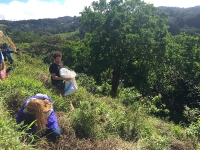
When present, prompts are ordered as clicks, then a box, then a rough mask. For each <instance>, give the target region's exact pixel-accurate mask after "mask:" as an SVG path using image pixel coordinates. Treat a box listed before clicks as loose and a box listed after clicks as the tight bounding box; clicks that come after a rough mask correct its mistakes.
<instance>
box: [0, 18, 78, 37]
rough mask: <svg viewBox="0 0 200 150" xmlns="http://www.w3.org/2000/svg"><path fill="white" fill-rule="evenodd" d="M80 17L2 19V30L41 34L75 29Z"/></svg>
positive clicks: (0, 25)
mask: <svg viewBox="0 0 200 150" xmlns="http://www.w3.org/2000/svg"><path fill="white" fill-rule="evenodd" d="M78 19H79V18H78V17H70V16H65V17H59V18H55V19H48V18H47V19H31V20H20V21H7V20H0V30H3V31H6V32H22V33H24V32H34V33H37V34H40V35H46V34H58V33H65V32H70V31H74V30H76V29H77V28H78V27H79V23H78Z"/></svg>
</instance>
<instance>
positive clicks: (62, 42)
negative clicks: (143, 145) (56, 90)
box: [0, 0, 200, 149]
mask: <svg viewBox="0 0 200 150" xmlns="http://www.w3.org/2000/svg"><path fill="white" fill-rule="evenodd" d="M198 8H199V6H197V7H193V8H187V9H186V8H173V7H172V8H171V7H159V8H156V7H154V6H153V5H150V4H146V3H144V2H143V1H140V0H127V1H124V2H123V1H121V0H111V1H110V2H107V1H106V0H99V1H95V2H93V3H92V6H91V7H86V8H85V9H84V11H83V12H81V15H82V16H81V17H63V18H57V19H39V20H26V21H13V22H11V21H6V20H1V21H0V24H1V26H0V29H1V30H3V31H4V32H5V33H6V34H7V35H9V36H10V37H11V38H12V39H13V41H14V42H15V43H16V45H17V47H18V48H20V52H21V53H22V56H23V57H25V56H26V54H28V55H29V56H32V57H34V58H37V59H32V58H29V57H27V58H29V59H25V58H23V59H22V60H23V61H26V63H29V62H31V63H33V64H34V63H37V62H34V61H39V59H40V60H41V61H42V62H44V63H45V65H46V64H48V65H49V63H51V62H52V61H53V60H52V53H53V51H55V50H59V51H61V52H62V53H63V62H64V65H65V66H66V67H68V68H70V69H73V70H75V72H77V74H78V76H77V79H78V81H79V85H80V86H81V88H80V89H79V90H80V92H78V93H77V94H76V95H74V97H73V103H74V105H75V107H76V108H77V111H76V112H75V113H74V114H73V115H72V116H71V118H72V120H71V126H72V127H73V129H74V131H75V133H76V135H77V136H78V137H80V138H85V137H86V138H88V137H93V138H94V137H98V138H105V137H108V134H110V135H117V136H119V137H120V138H122V139H125V140H137V138H139V137H141V136H142V137H143V136H144V137H146V139H145V140H148V138H150V137H151V138H152V136H154V134H153V133H152V132H150V131H149V130H151V131H152V130H153V129H150V128H148V127H146V126H144V127H145V128H147V130H148V131H147V130H146V131H145V132H142V129H141V128H142V127H141V128H140V125H141V123H140V121H141V122H142V120H141V119H140V118H137V117H136V116H137V113H139V114H140V113H141V114H142V113H144V112H145V114H146V113H147V114H148V115H155V116H157V117H160V118H164V119H166V120H167V121H173V122H175V123H177V124H180V123H181V124H182V125H183V126H186V127H188V129H187V133H188V135H189V136H190V138H194V139H195V140H196V141H197V143H198V140H199V135H200V132H199V122H200V121H199V120H200V119H199V117H198V116H199V114H200V110H199V107H200V105H199V104H200V100H199V98H200V97H199V96H200V87H199V83H200V72H199V70H200V47H199V45H200V43H199V37H200V36H199V34H200V27H199V23H198V22H199V21H200V20H199V19H200V18H199V14H200V11H199V9H198ZM18 63H19V64H20V63H21V62H18ZM22 63H24V62H22ZM36 66H37V65H36ZM24 69H28V68H26V67H25V68H24ZM45 69H47V68H45ZM30 71H32V70H30ZM37 71H38V70H37ZM37 71H36V72H35V73H33V76H31V77H32V78H33V77H34V78H36V75H37V73H38V72H37ZM39 72H40V71H39ZM16 73H19V74H20V72H16ZM23 73H24V74H23V76H25V74H26V75H27V74H28V73H27V72H26V71H24V70H23ZM34 75H35V76H34ZM13 80H14V81H9V82H8V84H9V86H8V87H6V86H5V85H4V84H1V86H2V85H3V87H4V88H8V89H12V88H13V86H17V88H19V87H20V86H21V87H22V89H21V88H20V89H21V94H22V95H23V94H25V95H27V93H28V91H32V93H36V92H38V91H37V90H36V89H34V90H33V89H32V88H35V87H37V89H40V91H45V90H46V89H44V87H43V85H42V84H41V83H40V82H38V81H37V80H35V79H34V81H32V80H30V79H27V78H23V79H22V80H21V81H20V82H19V83H18V78H17V77H16V79H15V78H13ZM29 80H30V81H29ZM15 82H17V84H18V85H16V84H15ZM31 82H34V83H35V84H34V85H32V84H31ZM34 86H35V87H34ZM14 88H16V87H14ZM15 92H16V91H15ZM2 93H3V92H2ZM49 93H50V92H49ZM84 93H85V95H84ZM3 94H4V93H3ZM90 94H91V95H93V96H94V97H93V96H92V97H90ZM102 96H106V97H109V96H111V97H112V98H113V99H112V100H111V101H110V97H109V102H108V103H109V104H111V106H107V105H106V104H105V103H101V102H99V100H98V99H96V97H98V98H101V97H102ZM102 99H103V100H104V101H105V102H107V98H105V99H104V98H102ZM115 102H116V103H117V104H116V103H115ZM64 103H65V102H64ZM119 103H120V105H118V104H119ZM56 107H57V108H59V109H60V110H63V109H64V108H63V106H62V104H60V105H58V104H57V106H56ZM114 108H116V109H114ZM137 108H138V109H137ZM140 109H141V110H142V112H141V111H140ZM84 110H88V111H84ZM118 110H120V111H118ZM132 112H134V114H132ZM97 116H98V117H97ZM107 116H109V117H110V118H107ZM119 116H120V117H119ZM132 118H134V120H132ZM102 122H103V123H102ZM113 124H114V125H113ZM101 125H103V126H104V127H102V126H101ZM174 130H176V131H174V132H176V134H179V133H180V132H179V129H177V128H176V129H174ZM177 130H178V131H177ZM95 131H98V132H95ZM147 134H149V135H150V134H151V136H150V137H148V136H147ZM180 134H181V133H180ZM196 137H198V139H196ZM180 138H183V137H181V136H180ZM159 142H161V141H159ZM166 142H169V143H170V140H166ZM169 143H168V144H169ZM151 144H152V143H150V144H149V145H151ZM162 144H163V145H164V144H167V143H162V142H161V143H160V145H162ZM158 149H159V148H158Z"/></svg>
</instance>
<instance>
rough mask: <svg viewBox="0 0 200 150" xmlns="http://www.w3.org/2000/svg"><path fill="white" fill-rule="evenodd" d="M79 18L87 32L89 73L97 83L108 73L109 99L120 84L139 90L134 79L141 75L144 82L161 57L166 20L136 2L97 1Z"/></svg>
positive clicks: (146, 6) (163, 51)
mask: <svg viewBox="0 0 200 150" xmlns="http://www.w3.org/2000/svg"><path fill="white" fill-rule="evenodd" d="M81 15H82V17H81V18H80V23H81V25H82V28H84V29H85V30H86V31H87V32H88V34H86V37H87V38H88V40H89V43H90V44H89V46H90V48H91V51H90V56H89V58H88V59H89V60H90V62H91V67H90V71H91V72H92V74H93V75H94V77H95V78H96V79H97V81H99V80H100V78H101V77H100V75H101V74H102V73H103V72H106V71H108V70H109V69H112V74H111V75H110V76H111V84H112V90H111V96H112V97H115V96H116V95H117V90H118V86H119V83H120V81H126V82H130V83H132V84H133V85H135V86H138V87H141V85H138V83H140V82H139V81H142V80H143V79H139V78H138V79H134V77H136V76H139V75H138V74H140V73H143V74H144V76H145V78H146V79H145V80H146V81H147V78H148V77H147V76H148V73H149V71H150V70H152V69H153V68H154V66H156V64H157V62H158V61H161V60H162V57H163V56H164V54H165V36H166V34H167V26H166V18H167V16H166V15H165V14H162V15H161V16H162V17H159V15H158V12H157V9H156V8H155V7H154V6H153V5H149V4H146V3H144V2H142V1H140V0H127V1H125V2H122V1H120V0H111V1H110V2H109V3H106V0H100V1H99V2H93V3H92V8H91V7H86V8H85V10H84V11H83V12H81ZM135 69H137V70H135ZM135 73H138V74H137V75H135ZM133 74H134V76H132V75H133ZM136 80H137V81H136Z"/></svg>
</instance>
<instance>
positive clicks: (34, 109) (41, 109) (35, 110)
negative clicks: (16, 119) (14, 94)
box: [25, 99, 52, 131]
mask: <svg viewBox="0 0 200 150" xmlns="http://www.w3.org/2000/svg"><path fill="white" fill-rule="evenodd" d="M51 106H52V104H51V103H50V102H49V101H48V100H40V99H32V100H30V101H29V102H28V103H27V104H26V106H25V108H26V110H27V112H28V113H30V114H33V115H34V116H35V119H36V122H35V125H36V127H37V131H44V130H45V128H46V124H47V117H46V114H47V113H48V112H49V111H50V110H51Z"/></svg>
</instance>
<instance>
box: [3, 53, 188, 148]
mask: <svg viewBox="0 0 200 150" xmlns="http://www.w3.org/2000/svg"><path fill="white" fill-rule="evenodd" d="M15 63H16V64H15V66H14V67H13V70H12V71H11V73H10V76H9V77H8V78H6V79H5V80H4V81H3V82H0V95H1V99H0V134H1V135H2V136H0V147H1V148H2V149H22V148H25V149H31V148H32V146H31V145H30V144H28V143H26V142H24V141H21V140H20V139H21V137H22V136H23V135H24V133H23V132H17V128H18V126H17V125H16V123H15V116H16V112H17V111H18V110H19V108H20V107H21V104H22V103H23V101H24V100H26V99H27V98H28V97H30V96H32V95H34V94H37V93H43V94H47V95H48V96H50V97H51V98H52V100H53V103H54V108H55V110H56V111H62V112H63V113H66V114H67V115H64V116H63V117H61V118H59V119H60V120H59V121H60V122H62V123H63V124H64V125H65V124H66V123H67V126H69V128H70V130H73V131H74V133H75V135H76V137H77V138H80V139H81V138H83V139H85V138H86V139H98V140H105V139H107V138H109V139H110V138H113V139H116V138H118V139H120V140H123V141H124V142H128V143H131V145H134V146H135V147H137V149H138V150H140V149H152V150H156V149H157V150H160V149H172V147H176V146H177V145H183V146H184V143H185V141H187V142H189V143H190V141H189V139H188V138H187V137H186V136H184V135H185V134H184V133H185V130H184V128H182V127H180V126H175V125H174V124H173V123H169V122H165V121H163V120H161V119H158V118H155V117H153V116H150V115H149V113H147V112H146V110H148V108H146V107H147V105H145V108H144V107H143V106H144V105H143V104H141V102H140V101H142V99H143V98H142V95H141V94H139V93H138V92H137V91H136V90H134V88H133V89H131V90H128V89H124V90H125V91H124V92H123V91H121V92H120V96H119V97H118V98H117V99H112V98H110V97H108V96H99V95H102V93H100V94H98V93H96V95H98V97H95V95H93V94H91V93H89V92H88V91H87V90H88V89H87V88H86V87H90V85H87V83H84V84H83V83H82V84H81V83H80V82H82V81H84V77H83V78H82V79H81V80H78V81H77V83H79V84H78V86H79V89H78V91H77V92H76V93H74V94H72V95H70V96H67V97H63V96H60V95H59V94H58V93H56V90H55V89H54V88H53V87H52V86H51V85H50V81H49V80H50V75H49V72H48V65H45V64H43V62H42V61H41V60H39V59H37V58H31V57H30V56H28V55H26V54H21V55H20V56H18V57H17V58H16V61H15ZM86 78H87V77H86ZM89 83H90V82H89ZM80 85H84V86H85V87H84V86H80ZM97 88H98V87H97ZM96 92H98V91H96ZM100 92H101V91H100ZM70 101H71V102H72V103H73V105H74V107H75V110H74V111H73V112H72V111H70ZM145 101H146V99H145ZM149 105H150V106H149V108H150V109H151V108H152V106H151V105H153V106H154V104H153V103H149ZM65 117H67V118H65ZM174 141H175V142H174ZM6 142H8V143H9V144H6ZM190 148H191V147H190ZM119 149H120V148H119Z"/></svg>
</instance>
